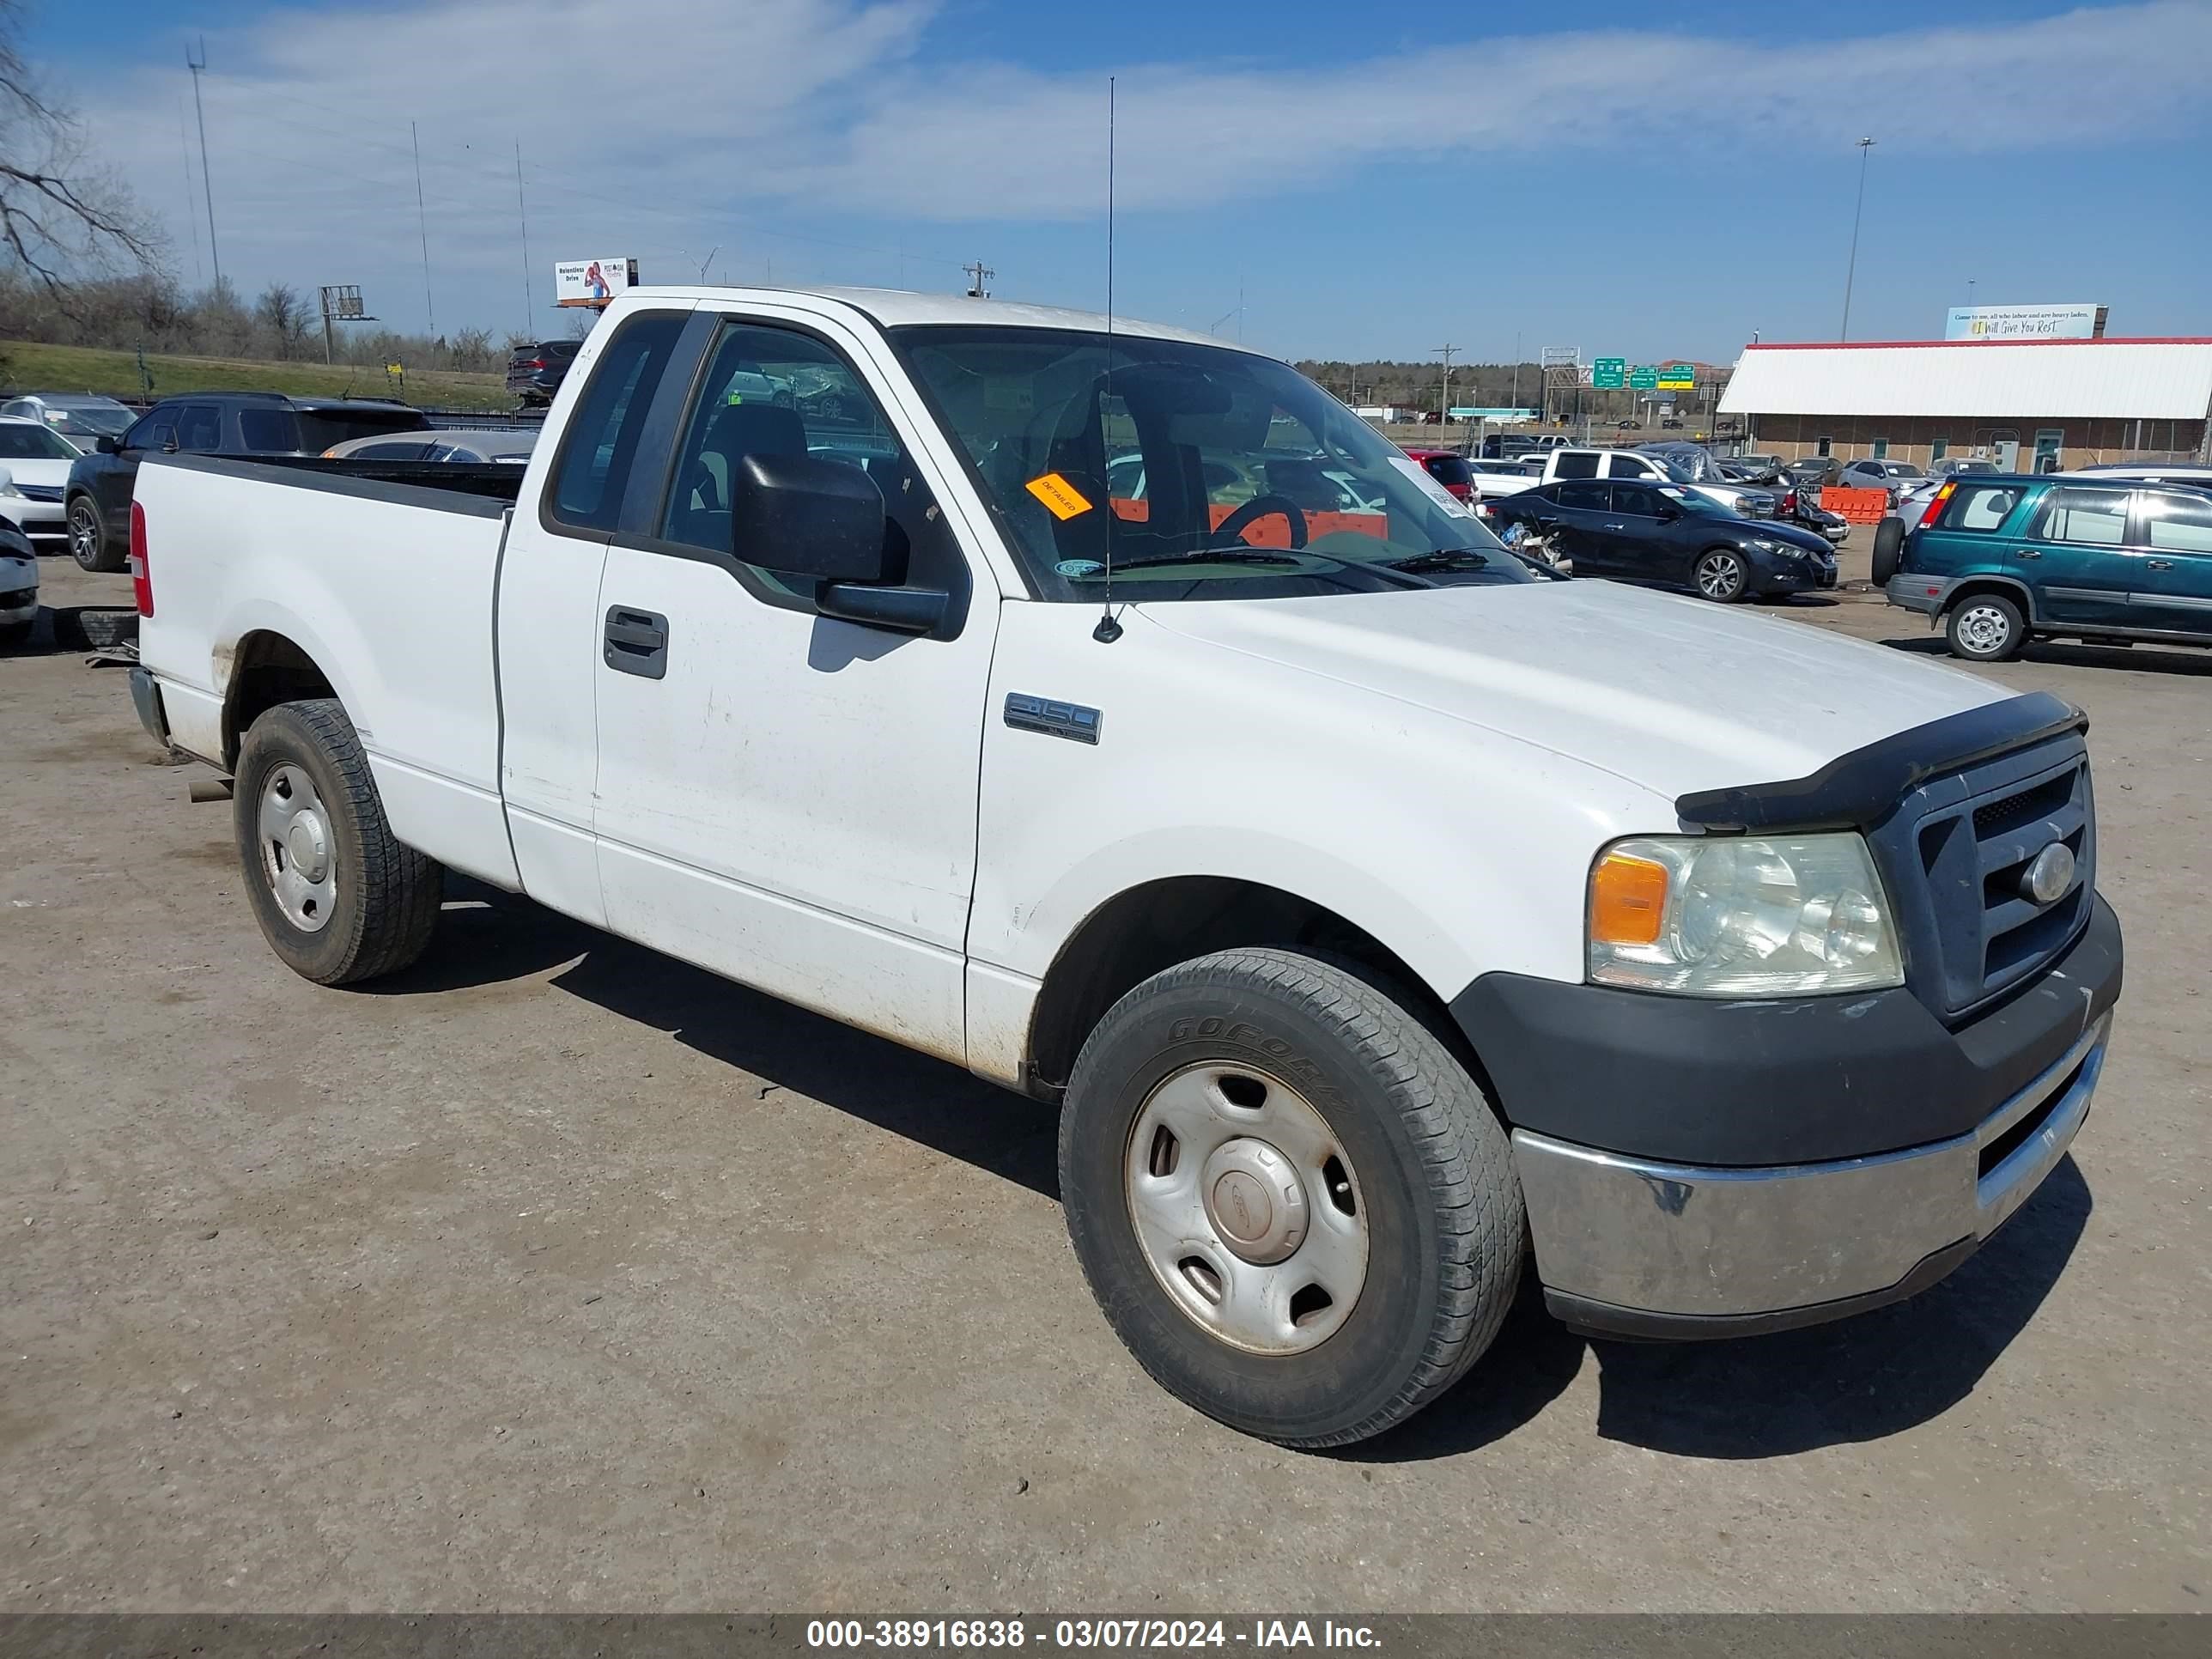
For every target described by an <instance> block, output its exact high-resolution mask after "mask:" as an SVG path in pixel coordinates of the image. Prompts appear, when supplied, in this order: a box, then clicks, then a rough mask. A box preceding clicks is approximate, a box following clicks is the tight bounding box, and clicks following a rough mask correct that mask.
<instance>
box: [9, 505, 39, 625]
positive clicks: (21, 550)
mask: <svg viewBox="0 0 2212 1659" xmlns="http://www.w3.org/2000/svg"><path fill="white" fill-rule="evenodd" d="M38 619H39V556H38V555H37V553H35V552H34V551H33V550H32V547H31V544H30V541H29V538H27V537H25V536H24V535H23V534H22V533H21V532H20V531H17V530H15V529H14V528H13V527H11V526H9V525H8V524H7V523H6V522H5V521H4V520H0V646H7V647H15V646H19V645H21V644H22V642H23V641H25V640H27V639H28V638H30V636H31V624H32V623H34V622H36V621H38Z"/></svg>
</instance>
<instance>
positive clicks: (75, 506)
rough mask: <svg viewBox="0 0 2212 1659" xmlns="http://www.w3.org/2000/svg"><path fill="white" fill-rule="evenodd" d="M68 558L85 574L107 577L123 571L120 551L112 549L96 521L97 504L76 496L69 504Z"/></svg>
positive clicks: (98, 517)
mask: <svg viewBox="0 0 2212 1659" xmlns="http://www.w3.org/2000/svg"><path fill="white" fill-rule="evenodd" d="M69 541H70V556H71V557H73V558H74V559H76V562H78V563H79V564H81V565H82V566H83V567H84V568H86V569H87V570H100V571H106V572H107V573H109V574H113V573H114V572H116V571H118V570H120V569H122V568H123V564H124V550H123V549H121V548H119V547H117V546H116V545H114V543H113V541H112V538H110V537H109V535H108V533H107V526H106V524H105V523H103V522H102V521H101V520H100V504H99V503H98V502H97V501H94V500H93V499H92V497H91V496H89V495H79V496H77V497H76V498H75V499H74V500H72V501H70V504H69Z"/></svg>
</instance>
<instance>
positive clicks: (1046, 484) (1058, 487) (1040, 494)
mask: <svg viewBox="0 0 2212 1659" xmlns="http://www.w3.org/2000/svg"><path fill="white" fill-rule="evenodd" d="M1029 492H1030V495H1034V496H1036V498H1037V499H1038V500H1039V501H1042V502H1043V503H1044V507H1045V511H1046V512H1048V513H1051V514H1052V516H1053V517H1054V518H1055V519H1072V518H1074V517H1075V516H1076V515H1077V514H1078V513H1088V512H1089V511H1090V510H1091V503H1090V502H1089V501H1085V499H1084V497H1083V492H1082V491H1081V490H1079V489H1077V488H1076V487H1075V486H1074V485H1073V484H1072V483H1068V481H1067V480H1066V479H1065V478H1063V477H1060V474H1059V473H1057V472H1048V473H1046V474H1045V475H1044V477H1042V478H1031V479H1030V482H1029Z"/></svg>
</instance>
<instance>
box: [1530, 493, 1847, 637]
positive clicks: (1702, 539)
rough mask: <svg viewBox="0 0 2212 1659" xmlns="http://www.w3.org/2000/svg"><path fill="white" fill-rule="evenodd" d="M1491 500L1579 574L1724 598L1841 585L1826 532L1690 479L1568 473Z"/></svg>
mask: <svg viewBox="0 0 2212 1659" xmlns="http://www.w3.org/2000/svg"><path fill="white" fill-rule="evenodd" d="M1487 505H1488V507H1489V508H1490V524H1491V526H1492V529H1494V530H1496V531H1497V532H1498V534H1499V536H1500V537H1502V538H1505V540H1506V542H1507V544H1508V545H1509V546H1528V545H1530V544H1534V545H1539V546H1541V547H1543V548H1544V549H1545V550H1547V552H1548V553H1549V554H1550V555H1551V556H1553V558H1556V559H1565V560H1568V561H1571V562H1572V564H1573V565H1574V571H1575V574H1577V576H1626V577H1629V578H1632V579H1634V580H1642V581H1654V582H1666V583H1670V584H1673V585H1674V586H1683V587H1689V588H1693V589H1695V590H1696V591H1697V592H1699V594H1701V595H1703V596H1704V597H1705V598H1706V599H1711V600H1714V601H1716V602H1717V603H1719V604H1723V605H1726V604H1729V603H1732V602H1733V601H1735V600H1737V599H1745V598H1747V597H1756V598H1765V597H1767V596H1770V595H1774V594H1782V593H1802V592H1811V591H1814V590H1815V589H1819V588H1824V587H1833V586H1835V585H1836V557H1835V555H1834V553H1833V552H1832V551H1831V550H1830V549H1829V547H1828V544H1827V543H1826V541H1825V540H1823V539H1822V538H1820V537H1819V536H1817V535H1814V533H1813V532H1811V531H1809V530H1801V529H1799V528H1797V527H1796V526H1795V525H1787V524H1780V523H1777V522H1776V521H1775V520H1771V519H1739V518H1736V517H1735V515H1733V514H1732V513H1729V511H1728V509H1727V508H1725V507H1721V506H1720V505H1718V504H1717V502H1715V501H1712V500H1711V498H1710V497H1708V496H1705V495H1699V493H1698V492H1697V491H1696V490H1694V489H1683V488H1682V487H1680V485H1671V484H1654V483H1632V482H1630V481H1628V480H1626V479H1621V480H1613V481H1607V480H1606V479H1602V478H1562V479H1558V480H1555V481H1554V482H1553V483H1547V484H1544V485H1542V486H1541V487H1539V488H1537V489H1526V490H1523V491H1522V492H1521V493H1520V494H1519V495H1504V496H1500V497H1499V498H1498V500H1496V501H1491V502H1489V503H1487Z"/></svg>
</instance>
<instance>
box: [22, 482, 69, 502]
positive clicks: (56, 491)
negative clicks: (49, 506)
mask: <svg viewBox="0 0 2212 1659" xmlns="http://www.w3.org/2000/svg"><path fill="white" fill-rule="evenodd" d="M15 488H16V489H17V491H18V492H19V493H21V495H22V497H23V499H24V500H25V501H59V500H61V498H62V487H61V485H59V484H27V483H19V484H17V485H16V486H15Z"/></svg>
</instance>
